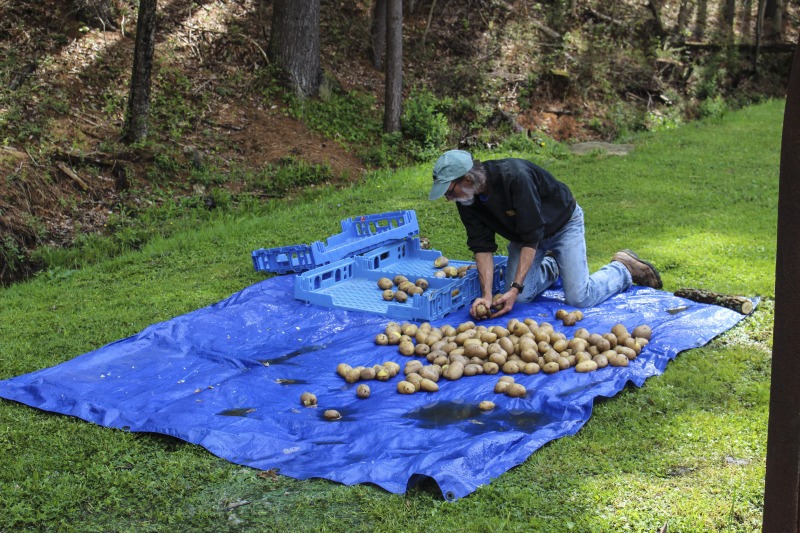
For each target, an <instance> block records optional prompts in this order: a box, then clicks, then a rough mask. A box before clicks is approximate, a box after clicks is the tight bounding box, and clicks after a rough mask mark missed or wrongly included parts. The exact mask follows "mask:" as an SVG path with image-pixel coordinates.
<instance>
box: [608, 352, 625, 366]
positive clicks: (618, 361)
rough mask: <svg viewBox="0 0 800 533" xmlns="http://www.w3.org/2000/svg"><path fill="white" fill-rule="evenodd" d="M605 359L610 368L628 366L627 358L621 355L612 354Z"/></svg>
mask: <svg viewBox="0 0 800 533" xmlns="http://www.w3.org/2000/svg"><path fill="white" fill-rule="evenodd" d="M606 358H607V359H608V364H609V365H611V366H628V358H627V357H625V356H624V355H622V354H621V353H617V352H614V355H611V356H606Z"/></svg>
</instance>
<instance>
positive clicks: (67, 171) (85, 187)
mask: <svg viewBox="0 0 800 533" xmlns="http://www.w3.org/2000/svg"><path fill="white" fill-rule="evenodd" d="M56 166H57V167H58V169H59V170H61V172H63V173H64V174H66V176H67V177H68V178H70V179H71V180H72V181H74V182H75V183H77V184H78V187H80V188H81V189H83V190H84V191H88V190H89V186H88V185H86V182H85V181H83V180H82V179H81V178H80V176H78V175H77V174H75V172H74V171H73V170H72V169H71V168H69V167H68V166H67V165H66V164H65V163H62V162H60V161H59V162H58V163H56Z"/></svg>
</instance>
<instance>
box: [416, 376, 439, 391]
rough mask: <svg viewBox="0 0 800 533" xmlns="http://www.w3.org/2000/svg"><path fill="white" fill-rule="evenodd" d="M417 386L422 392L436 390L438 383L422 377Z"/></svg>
mask: <svg viewBox="0 0 800 533" xmlns="http://www.w3.org/2000/svg"><path fill="white" fill-rule="evenodd" d="M419 388H420V390H422V391H424V392H436V391H438V390H439V385H438V384H437V383H436V382H435V381H433V380H430V379H425V378H422V381H420V382H419Z"/></svg>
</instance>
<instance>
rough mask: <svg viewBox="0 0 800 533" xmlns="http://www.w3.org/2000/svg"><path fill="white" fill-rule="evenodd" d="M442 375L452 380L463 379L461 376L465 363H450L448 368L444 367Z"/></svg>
mask: <svg viewBox="0 0 800 533" xmlns="http://www.w3.org/2000/svg"><path fill="white" fill-rule="evenodd" d="M442 375H443V376H444V377H446V378H447V379H449V380H452V381H455V380H457V379H461V376H463V375H464V364H463V363H461V362H455V363H450V364H449V365H447V368H445V369H443V372H442Z"/></svg>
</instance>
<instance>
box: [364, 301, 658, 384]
mask: <svg viewBox="0 0 800 533" xmlns="http://www.w3.org/2000/svg"><path fill="white" fill-rule="evenodd" d="M573 316H574V315H573ZM650 335H651V329H650V327H649V326H647V325H641V326H637V327H636V328H634V329H633V331H632V332H629V331H628V330H627V328H626V327H625V326H624V325H623V324H617V325H615V326H614V327H613V328H611V331H609V332H607V333H603V334H600V333H591V332H589V331H588V330H587V329H586V328H579V329H578V330H576V331H575V334H574V335H573V337H572V338H571V339H567V337H566V335H564V334H563V333H561V332H558V331H556V330H555V329H554V328H553V326H552V325H551V324H550V323H548V322H542V323H541V324H539V323H537V322H536V321H535V320H533V319H532V318H526V319H524V320H518V319H515V318H514V319H511V320H509V321H508V324H507V325H506V327H503V326H489V327H486V326H482V325H476V324H475V323H474V322H472V321H469V322H464V323H462V324H460V325H458V326H457V327H453V326H450V325H445V326H441V327H432V326H431V325H430V324H429V323H423V324H421V325H420V326H417V325H415V324H410V323H403V324H398V323H397V322H390V323H389V324H388V325H387V326H386V329H385V330H384V332H383V333H379V334H378V335H376V337H375V343H376V344H378V345H396V346H397V347H398V350H399V351H400V353H401V354H403V355H405V356H417V357H424V358H425V359H426V361H427V363H428V364H424V363H422V362H421V361H419V360H413V361H410V362H409V363H408V364H407V365H406V368H405V375H406V381H409V379H408V376H409V375H410V374H417V375H419V376H420V378H421V379H428V380H430V381H433V382H434V383H435V382H437V381H438V380H439V378H441V377H444V378H446V379H450V380H456V379H460V378H461V377H463V376H475V375H479V374H497V373H500V372H502V373H504V374H509V375H513V374H518V373H523V374H529V375H530V374H537V373H539V372H543V373H545V374H555V373H557V372H560V371H563V370H567V369H569V368H573V367H574V368H575V371H576V372H593V371H595V370H597V369H598V368H604V367H606V366H609V365H610V366H627V365H628V362H629V361H631V360H633V359H635V358H636V357H637V356H638V355H639V353H640V352H641V350H642V348H643V347H644V346H645V345H647V343H648V342H649V340H650ZM410 381H411V382H412V383H413V382H414V381H419V380H418V379H417V378H416V377H413V376H412V378H411V380H410ZM427 386H428V387H429V388H430V385H427ZM403 387H404V389H407V388H408V387H407V386H405V385H404V386H403ZM421 388H422V386H421V385H420V387H419V388H418V389H417V390H420V389H421ZM401 392H404V391H401Z"/></svg>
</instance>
